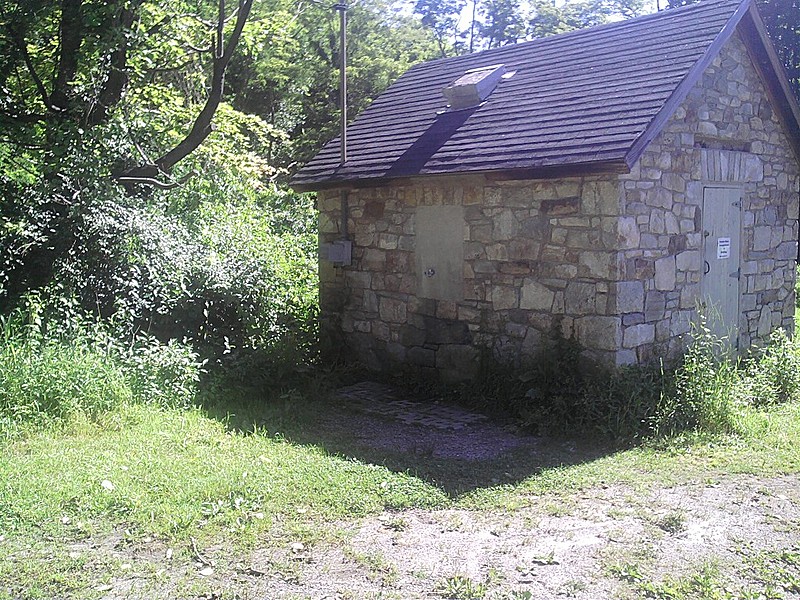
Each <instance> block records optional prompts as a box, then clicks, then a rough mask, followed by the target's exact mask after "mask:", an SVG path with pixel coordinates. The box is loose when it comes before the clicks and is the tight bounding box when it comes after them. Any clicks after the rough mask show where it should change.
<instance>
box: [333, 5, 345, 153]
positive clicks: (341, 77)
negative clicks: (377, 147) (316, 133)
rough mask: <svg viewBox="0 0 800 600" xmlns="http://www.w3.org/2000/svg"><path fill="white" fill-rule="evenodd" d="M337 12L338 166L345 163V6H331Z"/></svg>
mask: <svg viewBox="0 0 800 600" xmlns="http://www.w3.org/2000/svg"><path fill="white" fill-rule="evenodd" d="M333 9H334V10H337V11H339V107H340V111H341V112H340V115H341V116H340V123H339V128H340V133H341V149H340V158H339V162H340V164H342V165H343V164H344V163H346V162H347V4H345V3H343V2H340V3H338V4H334V5H333Z"/></svg>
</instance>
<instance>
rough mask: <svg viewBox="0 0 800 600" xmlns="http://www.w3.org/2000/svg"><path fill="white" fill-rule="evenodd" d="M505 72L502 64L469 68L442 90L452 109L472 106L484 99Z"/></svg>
mask: <svg viewBox="0 0 800 600" xmlns="http://www.w3.org/2000/svg"><path fill="white" fill-rule="evenodd" d="M505 72H506V68H505V66H504V65H491V66H488V67H479V68H477V69H470V70H469V71H467V72H466V73H464V74H463V75H462V76H461V77H459V78H458V79H456V80H455V81H454V82H453V83H451V84H450V85H448V86H447V87H446V88H444V89H443V90H442V93H443V94H444V97H445V98H447V101H448V102H449V103H450V108H451V109H453V110H461V109H463V108H472V107H473V106H478V105H479V104H480V103H481V102H483V101H484V100H486V98H488V97H489V94H491V93H492V92H493V91H494V88H495V87H496V86H497V84H498V82H499V81H500V79H501V78H502V77H503V75H504V74H505Z"/></svg>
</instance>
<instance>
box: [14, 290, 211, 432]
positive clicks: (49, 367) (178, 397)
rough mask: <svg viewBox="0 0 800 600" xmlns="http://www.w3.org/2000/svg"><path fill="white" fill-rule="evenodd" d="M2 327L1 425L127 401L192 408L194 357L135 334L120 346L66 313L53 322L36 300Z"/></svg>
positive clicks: (103, 330) (90, 412)
mask: <svg viewBox="0 0 800 600" xmlns="http://www.w3.org/2000/svg"><path fill="white" fill-rule="evenodd" d="M27 308H28V310H27V312H24V311H22V310H17V311H15V312H14V313H13V314H12V316H11V317H9V318H6V319H2V320H0V423H4V422H5V423H20V422H26V423H34V424H44V423H47V422H52V421H59V420H64V419H67V418H69V417H71V416H74V415H78V414H82V415H86V416H88V417H92V418H94V417H97V416H98V415H100V414H102V413H104V412H106V411H109V410H112V409H114V408H115V407H117V406H119V405H121V404H123V403H127V402H131V401H134V402H147V403H154V404H158V405H160V406H187V405H189V404H190V403H191V402H192V400H193V399H194V397H195V394H196V391H197V383H198V380H199V374H200V364H199V363H198V362H197V355H196V353H195V352H194V351H193V350H192V349H191V348H190V347H189V346H187V345H185V344H180V343H178V342H176V341H172V342H169V343H167V344H162V343H160V342H158V340H156V339H155V338H153V337H149V336H145V335H142V334H140V335H138V336H137V337H136V338H135V340H134V342H133V343H132V344H123V343H121V342H119V341H118V339H117V338H115V337H114V336H113V335H111V333H110V332H109V329H108V327H106V326H102V325H100V324H98V323H96V322H94V321H92V320H91V319H88V318H86V317H85V316H83V315H81V314H80V313H75V312H72V305H71V304H69V303H68V304H67V305H66V307H64V306H62V307H61V308H62V309H64V310H62V311H61V312H60V314H59V315H58V316H59V318H58V319H56V318H53V317H51V319H50V320H46V319H43V318H42V312H43V308H42V305H41V304H40V303H38V302H37V300H36V298H35V297H31V298H30V299H29V301H28V307H27Z"/></svg>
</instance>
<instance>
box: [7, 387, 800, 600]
mask: <svg viewBox="0 0 800 600" xmlns="http://www.w3.org/2000/svg"><path fill="white" fill-rule="evenodd" d="M226 410H227V411H228V412H227V414H225V416H224V417H221V416H220V415H221V414H222V413H220V411H217V410H212V411H205V410H202V409H192V410H188V411H186V410H160V409H156V408H152V407H146V406H129V407H125V408H123V409H120V410H116V411H114V412H112V413H109V414H107V415H105V416H104V417H102V418H101V419H100V421H99V422H88V421H78V422H73V423H71V424H69V425H68V426H66V427H62V428H58V429H50V430H46V431H39V432H33V433H28V434H26V435H19V434H15V435H9V436H7V437H6V439H4V440H3V441H2V442H0V446H2V449H1V451H0V598H53V597H59V598H61V597H69V598H101V597H106V596H104V593H106V592H108V591H109V590H114V591H115V593H118V591H119V590H118V585H119V581H120V580H123V581H125V580H126V579H125V578H126V574H130V573H133V572H135V577H133V578H134V579H137V578H138V579H141V580H145V581H147V582H149V583H148V585H151V586H154V587H153V588H152V589H154V590H158V591H153V592H148V593H152V597H173V598H184V597H186V598H188V597H220V596H219V595H217V596H214V595H213V594H218V593H219V592H215V591H213V590H212V589H211V584H210V583H209V582H208V580H207V579H206V578H203V577H198V576H196V575H193V574H192V573H193V571H192V569H190V568H189V566H191V565H194V566H195V567H197V569H199V570H202V569H201V567H203V566H204V565H205V564H206V562H208V563H209V564H211V561H209V560H207V559H205V558H204V556H206V553H207V552H211V551H212V550H213V551H214V552H216V555H217V556H219V555H220V553H221V554H222V555H227V556H245V555H248V553H252V552H253V551H255V550H257V549H259V548H264V547H280V548H285V549H289V550H287V551H288V552H289V556H290V557H291V556H292V554H291V552H294V551H295V550H296V551H297V552H299V553H301V554H302V552H305V551H306V550H307V549H309V548H314V547H334V548H336V547H345V546H346V545H347V543H346V542H347V539H348V535H350V534H348V533H347V531H348V527H349V525H348V524H353V523H357V522H358V521H359V519H363V518H365V517H369V516H370V515H377V514H381V513H382V514H387V511H388V514H393V515H397V516H396V517H393V518H396V519H398V523H401V522H402V521H403V519H404V517H403V516H402V515H404V514H406V513H407V512H408V511H414V510H430V509H434V510H435V511H441V510H445V511H452V510H466V511H468V513H474V512H475V511H478V513H486V514H502V513H508V514H513V513H514V511H520V510H525V509H528V508H530V507H533V506H540V507H541V506H552V507H554V508H553V509H552V512H553V513H554V514H557V513H558V512H559V510H560V509H559V508H558V507H559V506H569V505H570V504H571V503H574V502H575V498H578V497H581V496H582V495H585V494H586V493H587V492H588V493H590V491H591V490H600V489H605V488H608V486H625V488H626V489H627V490H628V492H627V493H632V494H635V493H637V491H639V492H642V493H644V491H645V490H648V489H651V488H652V487H653V486H657V487H665V486H667V487H668V486H672V485H681V484H686V483H689V482H710V481H716V480H719V479H720V478H724V477H727V476H730V475H731V474H752V475H758V476H763V477H773V476H775V475H779V474H796V473H798V472H800V406H798V405H797V404H790V405H785V406H783V407H779V408H775V409H773V410H770V411H768V412H762V411H755V410H752V409H748V410H747V412H745V413H743V416H742V417H741V422H742V431H743V434H741V435H738V436H731V437H717V438H713V439H703V438H696V437H684V438H678V439H674V440H671V441H669V442H664V443H661V444H658V445H646V446H642V447H638V448H633V449H629V450H623V451H613V450H610V449H603V448H602V447H601V446H598V445H597V444H596V443H591V442H589V441H585V442H581V441H580V440H573V441H565V440H550V441H543V442H542V445H541V448H540V451H539V452H538V453H537V454H536V459H535V460H533V461H531V459H530V457H528V459H527V461H526V462H525V464H520V461H519V460H518V457H515V456H514V455H513V453H511V454H509V455H508V456H504V457H502V458H499V459H495V460H487V461H482V462H478V463H470V464H469V465H466V466H465V465H464V464H463V462H459V461H457V460H450V461H447V460H442V459H437V458H435V457H431V456H414V457H412V459H409V457H407V456H405V457H403V456H398V455H393V454H392V453H391V452H387V453H384V454H383V455H370V456H369V457H368V459H367V458H365V455H364V454H363V453H361V452H359V450H358V448H357V445H356V443H355V442H354V441H353V440H348V439H345V438H346V436H345V437H344V438H339V439H332V438H331V436H330V434H327V435H323V434H321V433H320V431H319V427H318V424H319V420H320V415H321V414H324V412H325V411H327V410H331V407H330V405H329V404H327V402H326V400H325V399H324V396H323V397H322V398H321V399H309V398H303V397H298V396H296V395H295V396H291V395H290V396H285V397H284V398H282V399H281V400H279V401H274V402H269V403H266V402H263V401H260V400H253V401H249V402H241V403H238V404H237V403H230V404H229V405H228V406H227V407H226ZM254 423H255V424H254ZM515 469H516V470H515ZM451 475H452V477H451V480H448V477H450V476H451ZM453 482H457V483H453ZM104 545H109V548H111V549H114V551H113V552H112V551H111V550H110V549H107V550H108V551H107V552H105V551H103V548H104ZM145 546H146V547H148V548H155V550H153V552H154V553H157V554H158V556H159V557H160V559H159V561H155V565H154V561H153V560H146V561H141V562H140V563H137V560H138V559H131V558H126V557H125V556H123V557H122V558H120V557H119V549H120V548H125V547H131V548H143V547H145ZM209 549H211V550H209ZM115 556H116V558H115ZM163 557H168V558H169V561H168V562H166V563H164V565H162V566H161V567H159V566H158V564H159V562H163V560H161V559H163ZM151 558H152V557H151ZM350 558H351V559H353V558H352V556H351V557H350ZM356 558H357V557H356ZM218 560H219V559H218ZM359 560H371V561H372V562H375V560H378V559H375V558H374V557H372V558H364V557H361V559H359ZM381 560H383V559H381ZM378 562H380V560H379V561H378ZM176 564H177V565H182V567H181V569H182V570H181V569H178V570H177V572H178V573H179V576H178V575H175V572H173V571H175V569H176V567H174V566H171V565H176ZM272 564H273V567H274V568H275V569H277V570H278V571H280V572H281V573H283V574H284V575H286V572H287V571H286V569H288V573H289V574H288V575H286V577H291V569H292V568H294V567H292V564H290V561H289V562H287V563H286V564H285V565H284V566H283V567H281V566H280V564H278V563H276V562H275V561H273V563H272ZM370 564H371V565H372V563H370ZM381 564H383V563H381ZM381 564H378V565H377V566H376V565H372V567H371V568H373V570H377V571H381ZM45 565H46V568H43V567H44V566H45ZM276 565H277V566H276ZM209 568H210V567H209ZM282 569H283V570H282ZM166 581H168V582H169V585H168V586H167V587H166V588H164V587H159V586H162V585H166V584H165V583H164V582H166ZM462 583H463V584H464V586H467V587H469V586H468V584H467V583H464V582H460V581H456V580H453V581H450V583H449V584H448V585H449V586H450V587H451V588H453V590H455V591H453V590H451V591H452V593H453V594H456V595H451V596H445V597H453V598H459V597H464V598H469V597H484V596H478V595H475V596H469V595H463V594H466V593H467V592H463V590H462V591H459V589H460V588H459V586H460V585H461V584H462ZM164 589H168V590H169V592H165V591H164ZM215 589H216V588H215ZM462 592H463V594H462ZM148 593H143V594H142V595H140V596H137V595H135V594H134V595H133V596H132V597H148ZM448 593H449V592H448ZM470 593H471V592H470ZM476 593H477V592H476ZM164 594H166V595H164ZM204 594H206V595H205V596H204ZM208 594H212V595H208ZM237 594H238V595H237ZM458 594H462V595H458ZM113 597H117V596H113ZM223 597H231V598H234V597H244V596H242V595H241V592H237V593H235V594H234V593H233V592H230V595H229V596H225V594H223ZM264 597H266V596H264ZM281 597H284V596H281ZM285 597H293V596H285ZM301 597H303V596H301ZM309 597H310V596H309ZM353 597H359V596H357V595H356V596H353ZM370 597H372V596H370ZM386 597H403V596H402V593H401V594H400V596H386ZM486 597H489V596H486ZM509 597H512V596H509ZM518 597H525V596H518ZM664 597H665V598H666V597H670V598H672V597H676V598H680V597H683V596H664ZM686 597H687V598H688V597H692V596H691V595H690V596H686ZM709 597H711V596H709ZM714 597H717V596H714ZM719 597H723V596H719ZM776 597H778V596H776ZM781 597H783V596H781ZM789 597H792V596H789Z"/></svg>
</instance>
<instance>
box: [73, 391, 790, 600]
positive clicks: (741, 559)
mask: <svg viewBox="0 0 800 600" xmlns="http://www.w3.org/2000/svg"><path fill="white" fill-rule="evenodd" d="M362 400H363V399H362ZM350 401H352V398H351V399H350ZM392 401H393V400H391V399H390V400H389V402H392ZM397 402H399V403H398V404H396V405H394V408H391V407H389V408H387V406H386V405H385V404H384V405H380V406H378V407H377V408H375V409H371V408H369V403H368V402H367V408H365V407H364V406H363V403H362V405H361V406H360V407H359V406H356V408H358V409H359V410H355V411H353V410H332V411H330V413H329V414H328V415H325V416H323V417H321V418H320V422H319V427H318V428H317V430H316V431H315V435H316V436H317V440H316V441H317V442H318V443H323V444H325V445H326V446H327V447H328V448H329V449H330V450H332V451H341V452H347V453H349V454H355V455H357V456H358V457H359V458H361V459H362V460H369V459H374V460H376V461H380V462H382V464H386V463H387V462H391V461H392V460H394V461H400V463H399V467H402V466H403V465H405V466H406V467H412V466H413V465H414V464H415V462H420V464H421V463H423V462H424V463H425V464H426V465H430V464H436V461H437V459H441V460H442V461H444V463H442V464H441V465H440V467H439V468H440V469H441V473H439V474H438V475H441V476H442V477H446V473H449V472H451V471H452V469H453V465H454V464H457V465H460V469H461V472H460V474H458V475H457V476H456V477H455V480H456V481H454V482H447V481H444V482H443V485H445V487H446V486H447V485H448V483H449V484H450V485H451V487H452V488H453V489H454V490H456V489H457V490H459V491H464V490H469V489H473V488H475V487H476V486H479V485H487V484H490V483H491V482H487V481H483V479H485V478H486V476H485V475H480V476H478V475H476V476H475V479H474V480H470V475H469V474H470V472H471V471H475V472H483V470H482V469H481V465H482V464H483V463H485V462H486V461H495V463H497V464H498V465H499V468H500V470H501V471H502V470H503V468H504V467H503V465H502V461H503V460H504V458H507V457H513V461H514V462H516V463H522V462H524V461H525V460H526V458H525V457H526V456H527V457H530V458H531V459H533V458H536V460H537V461H538V464H543V463H546V462H547V461H546V460H545V459H543V458H542V454H543V453H550V454H551V455H552V456H553V457H554V460H561V461H563V456H564V455H569V454H570V452H574V449H571V448H569V447H564V445H563V444H560V445H557V444H556V445H554V444H555V443H554V442H547V441H544V440H542V439H539V438H535V437H531V436H525V435H522V434H520V433H519V432H515V431H513V429H511V428H509V427H506V426H500V425H496V424H493V423H491V422H489V421H488V420H485V419H482V418H473V417H470V416H469V415H468V414H466V413H465V414H461V413H459V410H460V409H456V408H454V407H448V406H439V407H437V406H430V405H424V406H422V405H420V406H414V405H413V404H409V403H408V402H404V401H401V400H400V401H397ZM355 404H358V402H355ZM342 408H343V409H344V408H346V407H342ZM351 408H352V406H351ZM403 415H405V416H403ZM436 423H438V425H437V424H436ZM448 423H449V424H450V425H448ZM337 444H338V446H337ZM423 456H424V457H425V460H424V461H423V460H422V459H421V458H420V457H423ZM403 457H404V460H405V462H404V463H403V462H402V461H403ZM573 458H575V459H576V460H579V459H580V457H573ZM509 460H510V459H509ZM498 461H500V462H499V463H498ZM493 464H494V463H493ZM523 466H524V465H523ZM509 468H511V467H509ZM433 471H434V475H437V473H436V472H435V471H436V469H435V468H434V469H433ZM492 472H493V471H492V470H490V471H489V473H492ZM524 473H525V471H524V469H522V470H520V471H518V472H517V473H512V474H511V475H508V473H506V474H507V475H508V476H509V477H511V478H512V479H519V478H521V477H523V476H524ZM454 493H455V492H454ZM522 504H525V506H523V507H521V508H519V509H515V510H512V511H498V510H481V511H477V510H475V511H473V510H464V509H447V510H419V509H413V510H405V511H397V512H388V511H387V512H384V513H383V514H380V515H375V516H371V517H368V518H364V519H360V520H347V521H343V522H338V523H329V524H327V525H325V526H324V527H326V528H327V529H329V531H330V532H331V535H330V536H329V537H328V538H327V539H328V540H329V541H323V542H318V543H315V544H310V545H304V544H302V543H299V542H295V543H292V542H291V538H290V537H287V536H286V535H285V533H286V532H276V535H274V536H271V537H270V538H268V539H264V540H263V543H259V544H257V547H256V549H255V550H253V551H252V552H251V553H249V554H248V555H246V556H239V555H235V554H232V553H231V551H230V550H229V549H226V548H224V547H217V548H191V549H189V550H187V549H183V551H176V552H175V553H174V554H173V553H172V549H170V548H168V547H167V546H166V545H165V544H164V543H162V542H159V541H157V540H148V541H146V542H145V543H140V544H135V545H125V544H122V543H120V541H119V540H113V539H109V540H106V541H97V540H93V542H92V546H93V550H92V552H93V553H95V554H96V555H98V556H99V555H100V554H103V555H104V561H107V560H109V559H113V560H115V561H117V562H118V563H119V562H121V563H123V564H129V565H130V568H129V571H128V574H127V575H125V576H123V577H118V578H116V579H112V580H110V581H104V582H102V584H98V586H97V587H96V588H95V591H96V592H98V596H99V597H102V598H107V599H109V600H110V599H120V598H178V597H180V598H183V597H195V598H241V599H265V600H266V599H270V600H271V599H290V598H292V599H300V598H309V599H314V600H322V599H362V598H363V599H367V598H398V599H412V598H479V597H485V598H497V599H500V598H542V599H547V598H561V597H574V598H579V599H586V600H595V599H598V598H620V599H626V598H628V599H634V598H643V597H662V598H687V599H689V598H786V599H792V598H800V478H799V477H798V476H796V475H792V476H780V477H774V478H759V477H754V476H750V475H736V476H733V475H731V476H726V477H725V478H723V479H722V480H718V481H695V482H690V483H685V484H682V485H678V486H668V485H666V484H664V485H655V486H650V487H649V488H647V489H645V490H642V489H634V488H633V487H628V486H622V485H603V486H600V487H596V488H592V489H587V490H584V491H582V492H580V493H578V494H573V495H552V496H548V495H543V496H535V497H530V498H526V499H525V502H523V503H522ZM323 539H324V536H323ZM78 550H80V551H81V552H85V551H87V548H85V547H83V548H80V549H78ZM670 585H671V586H672V589H674V590H679V591H680V590H683V591H681V592H680V593H682V594H683V595H673V596H669V595H662V596H658V595H655V592H654V591H652V590H656V591H658V590H659V589H661V590H662V591H663V589H667V588H668V587H669V586H670ZM681 585H683V588H681V587H680V586H681ZM648 586H650V587H649V588H648ZM659 586H661V587H659ZM648 590H651V591H650V592H648ZM675 593H676V594H677V593H678V591H676V592H675ZM470 594H471V595H470ZM715 594H716V595H715ZM726 594H727V595H726ZM747 594H751V595H747ZM770 594H772V595H770Z"/></svg>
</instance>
